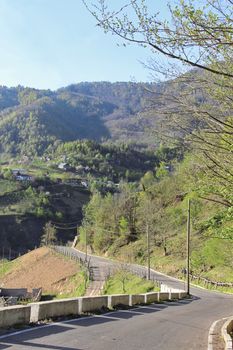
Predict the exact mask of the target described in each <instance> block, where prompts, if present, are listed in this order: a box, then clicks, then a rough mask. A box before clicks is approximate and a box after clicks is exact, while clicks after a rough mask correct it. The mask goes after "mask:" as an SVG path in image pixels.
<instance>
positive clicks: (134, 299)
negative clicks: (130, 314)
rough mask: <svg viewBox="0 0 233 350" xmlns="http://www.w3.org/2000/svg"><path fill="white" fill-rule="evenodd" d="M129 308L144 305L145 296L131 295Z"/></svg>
mask: <svg viewBox="0 0 233 350" xmlns="http://www.w3.org/2000/svg"><path fill="white" fill-rule="evenodd" d="M130 299H131V300H130V306H133V305H138V304H144V303H145V294H132V295H130Z"/></svg>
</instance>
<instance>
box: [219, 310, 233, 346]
mask: <svg viewBox="0 0 233 350" xmlns="http://www.w3.org/2000/svg"><path fill="white" fill-rule="evenodd" d="M232 331H233V317H232V318H229V319H228V320H227V321H226V322H225V323H224V325H223V326H222V329H221V333H222V337H223V339H224V341H225V350H232V349H233V339H232V337H231V335H230V333H231V332H232Z"/></svg>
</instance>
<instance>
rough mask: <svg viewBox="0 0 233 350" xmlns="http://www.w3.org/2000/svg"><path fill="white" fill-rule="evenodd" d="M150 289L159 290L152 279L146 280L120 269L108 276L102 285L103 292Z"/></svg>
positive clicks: (136, 291) (142, 291) (135, 291)
mask: <svg viewBox="0 0 233 350" xmlns="http://www.w3.org/2000/svg"><path fill="white" fill-rule="evenodd" d="M152 291H159V288H158V287H157V286H155V284H154V283H153V282H152V281H146V280H145V279H143V278H140V277H138V276H136V275H133V274H132V273H130V272H128V271H123V270H122V271H118V272H116V273H115V274H114V275H113V276H111V277H109V279H108V280H107V281H106V283H105V285H104V290H103V294H140V293H147V292H152Z"/></svg>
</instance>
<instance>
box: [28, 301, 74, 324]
mask: <svg viewBox="0 0 233 350" xmlns="http://www.w3.org/2000/svg"><path fill="white" fill-rule="evenodd" d="M30 306H31V316H30V322H33V323H35V322H38V321H40V320H46V319H48V318H53V317H59V316H68V315H78V314H79V298H70V299H61V300H53V301H43V302H40V303H33V304H30Z"/></svg>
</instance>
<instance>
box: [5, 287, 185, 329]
mask: <svg viewBox="0 0 233 350" xmlns="http://www.w3.org/2000/svg"><path fill="white" fill-rule="evenodd" d="M186 295H187V293H185V292H181V293H171V292H170V293H161V292H151V293H145V294H134V295H128V294H119V295H109V296H107V295H105V296H93V297H80V298H70V299H60V300H53V301H44V302H39V303H31V304H28V305H27V306H18V305H17V306H10V307H3V308H0V328H1V327H2V328H3V327H12V326H15V325H17V324H29V323H36V322H38V321H40V320H45V319H49V318H54V317H59V316H68V315H80V314H82V313H85V312H92V313H93V312H95V311H97V310H101V309H102V308H107V307H108V308H113V307H114V306H116V305H125V306H132V305H137V304H144V303H148V304H149V303H153V302H159V301H165V300H169V299H178V298H180V297H185V296H186Z"/></svg>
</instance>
